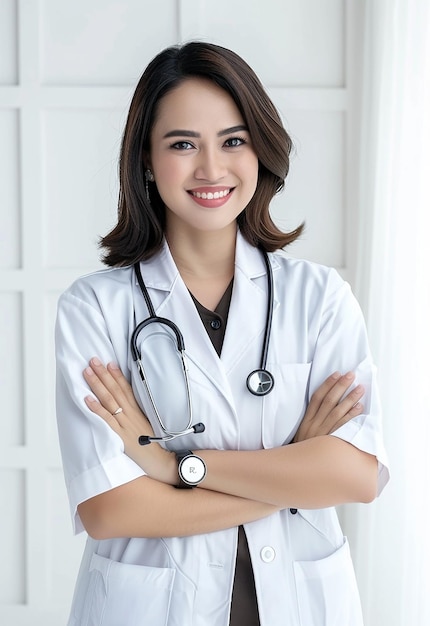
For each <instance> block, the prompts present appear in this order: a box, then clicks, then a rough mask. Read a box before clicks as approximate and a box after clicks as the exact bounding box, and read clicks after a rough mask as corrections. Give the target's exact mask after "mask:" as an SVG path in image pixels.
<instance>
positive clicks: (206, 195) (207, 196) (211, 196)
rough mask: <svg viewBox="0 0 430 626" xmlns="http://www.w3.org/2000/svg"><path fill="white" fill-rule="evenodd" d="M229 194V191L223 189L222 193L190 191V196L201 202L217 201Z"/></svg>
mask: <svg viewBox="0 0 430 626" xmlns="http://www.w3.org/2000/svg"><path fill="white" fill-rule="evenodd" d="M230 192H231V189H224V190H223V191H213V192H212V191H208V192H206V191H202V192H200V191H190V193H191V195H193V196H194V197H195V198H201V199H203V200H218V199H219V198H225V197H226V196H228V194H229V193H230Z"/></svg>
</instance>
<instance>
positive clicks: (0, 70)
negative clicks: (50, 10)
mask: <svg viewBox="0 0 430 626" xmlns="http://www.w3.org/2000/svg"><path fill="white" fill-rule="evenodd" d="M17 12H18V7H17V1H16V0H2V2H0V85H15V84H16V83H17V82H18V54H17V53H18V41H17V19H18V15H17Z"/></svg>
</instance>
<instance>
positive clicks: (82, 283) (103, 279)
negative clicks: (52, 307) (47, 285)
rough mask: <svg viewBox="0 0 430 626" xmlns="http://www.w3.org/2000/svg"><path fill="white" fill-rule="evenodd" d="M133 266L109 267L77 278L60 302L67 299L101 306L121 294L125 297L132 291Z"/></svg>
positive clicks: (62, 295)
mask: <svg viewBox="0 0 430 626" xmlns="http://www.w3.org/2000/svg"><path fill="white" fill-rule="evenodd" d="M133 276H134V272H133V268H132V267H131V266H128V267H121V268H107V269H101V270H97V271H95V272H91V273H89V274H85V275H83V276H81V277H79V278H77V279H76V280H75V281H74V282H73V283H72V284H71V285H70V286H69V287H68V288H67V289H66V290H65V291H64V292H63V293H62V294H61V296H60V299H59V304H60V305H61V303H62V302H66V301H71V300H75V301H77V300H78V301H81V302H83V303H86V304H88V305H89V306H95V307H97V308H99V307H100V306H103V304H104V303H106V304H107V303H109V301H110V302H112V300H113V299H115V298H118V295H119V294H120V295H121V297H122V298H124V297H125V296H126V295H127V293H130V296H131V293H132V285H133Z"/></svg>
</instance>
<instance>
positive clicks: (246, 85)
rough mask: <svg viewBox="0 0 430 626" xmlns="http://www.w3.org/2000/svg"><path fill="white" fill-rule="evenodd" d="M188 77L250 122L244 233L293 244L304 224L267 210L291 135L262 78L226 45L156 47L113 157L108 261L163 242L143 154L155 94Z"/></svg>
mask: <svg viewBox="0 0 430 626" xmlns="http://www.w3.org/2000/svg"><path fill="white" fill-rule="evenodd" d="M193 77H197V78H205V79H207V80H211V81H213V82H214V83H215V84H217V85H218V86H219V87H221V88H222V89H224V90H225V91H226V92H228V93H229V94H230V96H231V97H232V98H233V100H234V102H235V103H236V106H237V107H238V109H239V111H240V113H241V115H242V117H243V119H244V121H245V123H246V125H247V127H248V130H249V134H250V137H251V142H252V145H253V147H254V150H255V152H256V154H257V157H258V162H259V173H258V182H257V188H256V191H255V193H254V196H253V197H252V199H251V201H250V202H249V204H248V205H247V206H246V207H245V209H244V210H243V211H242V213H241V214H240V215H239V216H238V218H237V222H238V226H239V228H240V230H241V232H242V233H243V236H244V237H245V239H246V240H247V241H248V242H249V243H250V244H251V245H253V246H259V247H261V248H263V249H264V250H266V251H267V252H273V251H274V250H277V249H279V248H283V247H285V246H286V245H288V244H290V243H292V242H293V241H294V240H295V239H297V237H298V236H299V235H300V234H301V232H302V230H303V224H302V225H300V226H299V227H298V228H296V229H295V230H293V231H292V232H287V233H284V232H282V231H281V230H279V229H278V228H277V226H276V225H275V224H274V222H273V220H272V218H271V216H270V213H269V204H270V201H271V200H272V198H273V196H274V195H275V194H276V193H278V192H279V191H281V190H282V189H283V187H284V179H285V177H286V176H287V173H288V169H289V155H290V152H291V148H292V142H291V139H290V137H289V135H288V133H287V132H286V130H285V129H284V127H283V125H282V121H281V119H280V116H279V114H278V112H277V110H276V108H275V106H274V105H273V103H272V101H271V100H270V98H269V97H268V95H267V93H266V91H265V90H264V88H263V86H262V84H261V82H260V80H259V79H258V78H257V76H256V74H255V73H254V71H253V70H252V69H251V68H250V67H249V65H248V64H247V63H246V62H245V61H244V60H243V59H242V58H241V57H239V56H238V55H237V54H235V53H234V52H232V51H231V50H228V49H226V48H223V47H221V46H217V45H214V44H210V43H204V42H190V43H187V44H184V45H182V46H172V47H169V48H166V49H165V50H163V51H162V52H161V53H160V54H158V55H157V56H156V57H155V58H154V59H153V60H152V61H151V62H150V63H149V65H148V67H147V68H146V70H145V71H144V73H143V75H142V76H141V78H140V80H139V82H138V85H137V87H136V90H135V92H134V95H133V98H132V101H131V105H130V110H129V113H128V117H127V122H126V125H125V130H124V134H123V138H122V143H121V151H120V159H119V184H120V189H119V203H118V222H117V224H116V226H115V227H114V228H113V229H112V230H111V231H110V232H109V233H108V234H107V235H106V236H105V237H102V238H101V239H100V247H101V248H103V249H104V250H105V253H104V255H103V262H104V263H105V264H106V265H110V266H125V265H132V264H133V263H136V262H138V261H141V260H144V259H148V258H149V257H151V256H152V255H153V254H154V253H155V252H157V251H158V250H159V249H160V247H161V245H162V242H163V238H164V231H165V207H164V204H163V202H162V200H161V197H160V195H159V194H158V191H157V187H156V185H155V183H153V182H147V181H146V179H145V161H146V160H147V157H148V155H149V153H150V135H151V131H152V128H153V125H154V122H155V119H156V115H157V110H158V105H159V102H160V100H161V99H162V98H163V96H165V95H166V94H167V93H168V92H169V91H171V90H173V89H174V88H175V87H177V86H178V85H179V84H181V83H182V82H183V81H185V80H187V79H189V78H193ZM146 186H148V188H149V197H148V195H147V193H146Z"/></svg>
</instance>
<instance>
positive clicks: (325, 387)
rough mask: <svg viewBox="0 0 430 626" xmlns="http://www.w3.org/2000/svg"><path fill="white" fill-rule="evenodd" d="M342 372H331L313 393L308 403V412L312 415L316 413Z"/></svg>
mask: <svg viewBox="0 0 430 626" xmlns="http://www.w3.org/2000/svg"><path fill="white" fill-rule="evenodd" d="M341 376H342V375H341V373H340V372H334V373H333V374H331V375H330V376H329V377H328V378H326V380H325V381H324V382H323V383H322V385H320V386H319V387H318V389H317V390H316V391H315V392H314V393H313V394H312V397H311V399H310V402H309V405H308V414H309V415H310V416H312V415H315V414H316V413H317V412H318V410H319V408H320V406H321V403H322V402H323V400H324V398H325V397H326V395H327V394H328V393H329V392H330V390H331V389H333V387H334V386H335V385H336V383H337V382H338V381H339V379H340V378H341Z"/></svg>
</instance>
